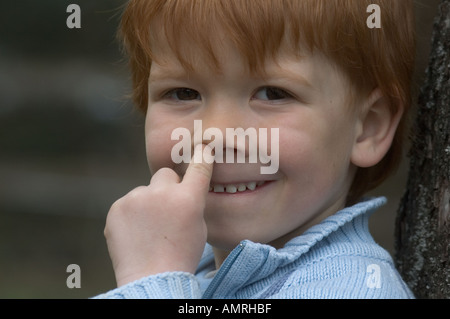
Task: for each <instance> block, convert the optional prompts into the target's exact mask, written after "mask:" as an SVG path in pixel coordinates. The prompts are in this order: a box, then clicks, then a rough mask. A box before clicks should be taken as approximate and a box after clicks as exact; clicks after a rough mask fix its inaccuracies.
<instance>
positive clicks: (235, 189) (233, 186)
mask: <svg viewBox="0 0 450 319" xmlns="http://www.w3.org/2000/svg"><path fill="white" fill-rule="evenodd" d="M271 182H273V180H259V181H256V180H255V181H245V182H244V181H242V182H233V183H230V182H227V183H225V182H213V181H212V182H211V183H210V186H209V192H210V193H214V194H221V195H232V194H244V193H250V192H254V191H256V190H258V189H260V188H262V187H264V186H267V185H268V184H269V183H271Z"/></svg>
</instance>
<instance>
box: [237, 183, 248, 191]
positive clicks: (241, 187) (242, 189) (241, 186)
mask: <svg viewBox="0 0 450 319" xmlns="http://www.w3.org/2000/svg"><path fill="white" fill-rule="evenodd" d="M246 189H247V186H245V184H239V186H238V191H240V192H245V190H246Z"/></svg>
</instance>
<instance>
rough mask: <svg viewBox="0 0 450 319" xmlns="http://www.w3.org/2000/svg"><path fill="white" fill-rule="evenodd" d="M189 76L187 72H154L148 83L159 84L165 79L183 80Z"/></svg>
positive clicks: (151, 73)
mask: <svg viewBox="0 0 450 319" xmlns="http://www.w3.org/2000/svg"><path fill="white" fill-rule="evenodd" d="M186 76H187V74H186V72H183V71H174V70H170V71H168V70H163V71H156V72H155V71H154V72H150V75H149V77H148V82H149V83H152V82H159V81H162V80H165V79H182V78H185V77H186Z"/></svg>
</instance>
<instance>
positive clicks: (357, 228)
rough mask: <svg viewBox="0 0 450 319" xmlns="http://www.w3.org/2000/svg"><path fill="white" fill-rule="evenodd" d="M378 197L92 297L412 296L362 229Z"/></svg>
mask: <svg viewBox="0 0 450 319" xmlns="http://www.w3.org/2000/svg"><path fill="white" fill-rule="evenodd" d="M385 202H386V199H385V198H383V197H380V198H375V199H370V200H367V201H364V202H361V203H359V204H356V205H355V206H352V207H348V208H345V209H343V210H341V211H339V212H337V213H336V214H334V215H332V216H330V217H329V218H327V219H325V220H324V221H323V222H321V223H320V224H318V225H315V226H313V227H311V228H310V229H309V230H307V231H306V232H305V233H304V234H302V235H301V236H298V237H296V238H294V239H292V240H290V241H289V242H288V243H287V244H286V245H285V247H283V248H282V249H279V250H276V249H275V248H273V247H271V246H268V245H263V244H258V243H253V242H251V241H243V242H241V244H240V245H239V246H238V247H236V248H235V249H234V250H233V251H232V252H231V253H230V255H229V256H228V258H227V259H226V260H225V262H224V263H223V264H222V266H221V268H220V269H219V270H218V271H217V272H216V273H215V274H214V276H211V272H212V271H214V270H215V269H214V255H213V253H212V248H211V247H210V246H209V245H207V246H206V247H205V251H204V253H203V256H202V260H201V261H200V264H199V268H198V271H197V274H196V275H195V276H194V275H191V274H187V273H183V272H171V273H164V274H159V275H154V276H148V277H145V278H142V279H140V280H137V281H134V282H132V283H129V284H127V285H125V286H122V287H120V288H117V289H114V290H112V291H110V292H108V293H106V294H102V295H99V296H97V297H95V298H161V299H170V298H180V299H185V298H186V299H188V298H195V299H196V298H230V299H233V298H280V299H281V298H283V299H284V298H289V299H293V298H296V299H297V298H383V299H390V298H413V297H414V296H413V294H412V293H411V291H410V290H409V289H408V287H407V286H406V284H405V283H404V282H403V280H402V279H401V277H400V275H399V274H398V272H397V271H396V269H395V267H394V264H393V262H392V259H391V257H390V255H389V253H388V252H386V251H385V250H384V249H383V248H381V247H380V246H379V245H377V244H376V243H375V241H374V240H373V238H372V236H371V235H370V233H369V229H368V220H369V217H370V215H371V214H372V213H373V212H374V211H375V210H376V209H377V208H379V207H380V206H381V205H383V204H384V203H385ZM374 278H375V279H376V280H375V281H373V280H374Z"/></svg>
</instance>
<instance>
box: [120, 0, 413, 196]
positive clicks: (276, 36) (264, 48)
mask: <svg viewBox="0 0 450 319" xmlns="http://www.w3.org/2000/svg"><path fill="white" fill-rule="evenodd" d="M371 4H377V5H378V6H379V7H380V9H381V28H378V29H377V28H375V29H371V28H369V27H368V26H367V24H366V20H367V18H368V16H369V15H370V13H367V8H368V6H369V5H371ZM151 27H155V28H154V29H153V28H151ZM161 30H162V31H161ZM218 30H220V31H221V32H224V33H225V35H226V36H227V37H228V39H229V40H230V41H231V43H233V44H234V45H235V46H236V48H237V49H238V50H239V52H240V53H241V54H242V56H243V57H244V58H245V59H246V60H247V62H248V67H249V69H250V71H252V72H263V71H264V70H263V67H264V61H265V60H266V59H267V58H275V57H276V56H277V53H278V52H279V50H281V49H283V50H284V49H285V48H286V46H283V44H286V43H287V44H289V45H288V46H287V47H288V49H289V50H291V51H292V53H293V54H300V51H301V49H304V48H306V49H308V50H310V51H312V52H314V50H317V51H319V52H321V53H322V54H324V55H325V56H326V57H327V58H329V59H330V60H331V61H332V62H334V63H335V64H336V65H337V66H338V67H339V68H340V69H341V70H342V71H343V72H344V74H345V75H346V76H347V77H348V78H349V80H350V82H351V83H352V84H353V88H354V92H357V93H356V94H358V92H367V90H370V89H374V88H375V87H378V88H380V89H381V91H382V92H383V94H384V95H385V97H387V98H388V100H389V102H390V106H391V109H392V112H393V113H396V112H397V111H398V110H399V109H401V108H403V110H404V111H405V113H407V112H408V110H409V108H410V106H411V100H412V98H411V83H412V74H413V67H414V58H415V32H414V15H413V5H412V1H411V0H395V1H392V0H356V1H355V0H258V1H255V0H131V1H129V3H128V5H127V7H126V9H125V11H124V13H123V16H122V21H121V25H120V30H119V35H120V37H121V39H122V41H123V44H124V47H125V49H126V51H127V54H128V57H129V63H130V67H131V75H132V80H133V100H134V102H135V104H136V105H137V107H138V108H139V109H140V110H142V111H143V112H144V113H145V112H146V109H147V103H148V86H147V84H148V77H149V74H150V68H151V63H152V61H153V60H155V59H158V58H159V57H158V54H157V52H155V50H154V48H155V42H159V41H160V40H161V36H162V37H164V41H165V43H167V44H168V45H169V46H170V49H171V50H172V51H173V52H174V53H175V55H176V56H177V58H178V59H179V61H180V62H181V63H182V65H183V66H184V67H186V68H191V67H192V65H193V63H192V61H190V60H191V57H190V56H189V55H187V54H186V52H185V50H183V49H184V48H185V46H183V43H186V42H184V41H185V39H189V41H190V43H195V46H196V48H198V52H200V53H201V54H202V57H204V58H205V59H204V60H205V61H206V62H207V63H209V64H210V65H211V67H212V68H216V69H217V70H218V71H219V69H220V64H219V63H218V61H217V58H216V55H215V52H216V51H215V50H216V47H215V41H217V40H216V39H215V35H216V34H217V31H218ZM406 124H407V118H406V117H404V118H403V119H402V120H401V122H400V124H399V127H398V129H397V132H396V135H395V138H394V141H393V143H392V146H391V148H390V150H389V152H388V153H387V154H386V156H385V157H384V158H383V160H382V161H381V162H380V163H378V164H377V165H375V166H373V167H370V168H359V169H358V171H357V173H356V176H355V179H354V182H353V185H352V188H351V190H350V194H349V201H356V200H357V199H358V198H359V197H360V196H361V195H363V194H364V193H365V192H367V191H368V190H370V189H373V188H374V187H376V186H378V185H379V184H380V183H381V182H382V181H383V180H385V179H386V177H388V176H389V175H390V174H391V172H392V171H393V170H394V169H395V168H396V167H397V166H398V163H399V162H400V160H401V158H402V154H403V153H402V148H403V147H402V145H403V143H404V139H405V135H406V134H405V131H406V129H407V125H406Z"/></svg>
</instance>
